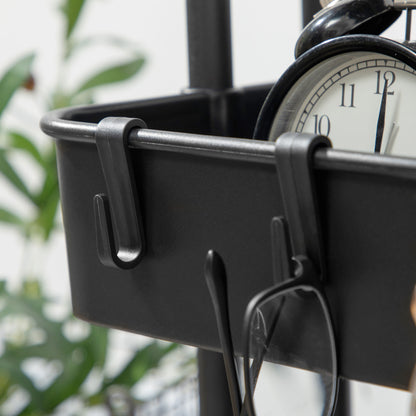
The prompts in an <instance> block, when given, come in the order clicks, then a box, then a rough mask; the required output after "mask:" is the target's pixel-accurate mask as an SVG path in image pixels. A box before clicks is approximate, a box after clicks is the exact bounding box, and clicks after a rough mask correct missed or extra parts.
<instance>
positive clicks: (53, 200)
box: [34, 177, 59, 241]
mask: <svg viewBox="0 0 416 416" xmlns="http://www.w3.org/2000/svg"><path fill="white" fill-rule="evenodd" d="M52 181H54V182H53V184H52V185H51V187H50V192H49V193H48V194H47V197H45V196H43V200H42V202H41V205H40V208H39V213H38V216H37V218H36V220H35V222H34V224H35V225H36V227H39V228H40V229H41V230H42V237H43V239H44V240H45V241H47V240H48V239H49V237H50V235H51V232H52V231H53V230H54V229H55V225H56V223H55V218H56V212H57V210H58V207H59V188H58V180H57V178H56V177H55V178H52Z"/></svg>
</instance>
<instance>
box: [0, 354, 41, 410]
mask: <svg viewBox="0 0 416 416" xmlns="http://www.w3.org/2000/svg"><path fill="white" fill-rule="evenodd" d="M0 379H1V382H0V384H2V385H3V390H5V391H6V390H7V388H4V386H8V387H9V388H10V387H12V386H20V387H22V388H23V389H25V390H26V391H27V392H28V393H29V394H30V396H31V398H32V402H33V403H34V404H35V405H36V406H39V405H40V400H39V399H40V394H39V393H40V392H39V390H37V389H36V387H35V386H34V384H33V383H32V380H30V378H29V377H28V376H27V375H26V374H25V373H24V372H23V371H22V369H21V367H20V362H19V361H15V360H13V358H12V357H10V356H6V355H4V356H0Z"/></svg>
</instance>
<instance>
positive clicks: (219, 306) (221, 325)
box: [205, 250, 242, 416]
mask: <svg viewBox="0 0 416 416" xmlns="http://www.w3.org/2000/svg"><path fill="white" fill-rule="evenodd" d="M205 280H206V282H207V286H208V290H209V293H210V296H211V301H212V304H213V306H214V311H215V319H216V321H217V328H218V334H219V337H220V343H221V348H222V352H223V357H224V365H225V373H226V375H227V381H228V388H229V390H230V397H231V405H232V408H233V414H234V416H240V413H241V403H242V402H241V394H240V386H239V383H238V376H237V368H236V365H235V360H234V346H233V340H232V337H231V328H230V316H229V312H228V299H227V277H226V271H225V266H224V263H223V261H222V258H221V257H220V255H219V254H218V253H216V252H215V251H213V250H210V251H208V254H207V257H206V261H205Z"/></svg>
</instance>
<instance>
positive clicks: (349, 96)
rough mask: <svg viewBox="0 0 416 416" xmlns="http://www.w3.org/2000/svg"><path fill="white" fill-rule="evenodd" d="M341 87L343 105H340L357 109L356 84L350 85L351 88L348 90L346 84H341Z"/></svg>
mask: <svg viewBox="0 0 416 416" xmlns="http://www.w3.org/2000/svg"><path fill="white" fill-rule="evenodd" d="M340 85H341V104H340V107H350V108H355V105H354V98H355V84H350V85H348V86H349V88H347V87H346V85H345V84H340ZM346 103H347V104H346ZM348 104H349V105H348Z"/></svg>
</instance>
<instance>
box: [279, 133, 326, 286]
mask: <svg viewBox="0 0 416 416" xmlns="http://www.w3.org/2000/svg"><path fill="white" fill-rule="evenodd" d="M330 146H331V142H330V141H329V139H328V138H326V137H323V136H315V135H312V134H300V133H285V134H283V135H281V136H280V137H279V138H278V139H277V140H276V148H275V157H276V167H277V171H278V174H279V175H278V176H279V182H280V188H281V192H282V198H283V204H284V210H285V215H284V216H285V218H286V219H287V221H288V224H289V229H290V238H291V242H292V252H293V255H295V256H306V257H308V258H309V259H310V260H311V261H312V262H313V263H314V265H315V267H317V268H318V269H319V272H320V276H321V279H322V280H324V279H325V275H326V270H325V262H324V250H323V240H322V233H321V224H320V220H319V215H318V207H317V196H316V192H315V181H314V178H313V171H312V162H313V154H314V152H315V151H316V150H317V149H318V148H322V147H330Z"/></svg>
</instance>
